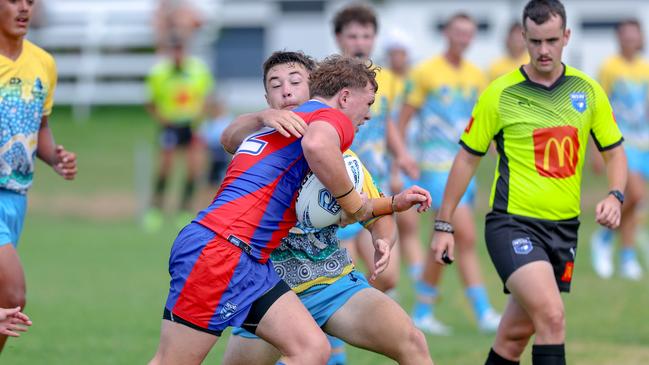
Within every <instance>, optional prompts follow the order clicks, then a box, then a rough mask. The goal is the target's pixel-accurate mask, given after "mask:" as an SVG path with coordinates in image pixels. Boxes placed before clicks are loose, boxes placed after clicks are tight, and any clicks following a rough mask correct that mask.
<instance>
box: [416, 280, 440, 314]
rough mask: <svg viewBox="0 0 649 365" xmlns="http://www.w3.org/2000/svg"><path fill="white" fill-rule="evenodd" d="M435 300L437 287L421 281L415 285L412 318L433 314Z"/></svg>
mask: <svg viewBox="0 0 649 365" xmlns="http://www.w3.org/2000/svg"><path fill="white" fill-rule="evenodd" d="M436 298H437V287H435V286H432V285H430V284H428V283H425V282H423V281H422V280H417V282H416V283H415V307H414V308H413V309H412V316H413V317H416V318H421V317H423V316H426V315H432V314H433V305H434V303H435V299H436Z"/></svg>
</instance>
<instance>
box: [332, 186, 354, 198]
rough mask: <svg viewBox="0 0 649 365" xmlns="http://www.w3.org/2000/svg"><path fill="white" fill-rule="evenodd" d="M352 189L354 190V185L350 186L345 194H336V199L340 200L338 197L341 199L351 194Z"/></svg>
mask: <svg viewBox="0 0 649 365" xmlns="http://www.w3.org/2000/svg"><path fill="white" fill-rule="evenodd" d="M352 191H354V187H353V186H352V187H351V188H349V191H348V192H346V193H345V194H343V195H339V196H334V199H336V200H338V199H340V198H344V197H346V196H347V195H349V193H351V192H352Z"/></svg>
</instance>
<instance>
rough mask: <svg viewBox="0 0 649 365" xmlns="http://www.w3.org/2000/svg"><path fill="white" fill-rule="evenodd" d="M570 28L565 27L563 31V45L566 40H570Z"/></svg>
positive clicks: (565, 43) (566, 43)
mask: <svg viewBox="0 0 649 365" xmlns="http://www.w3.org/2000/svg"><path fill="white" fill-rule="evenodd" d="M570 34H571V32H570V28H566V30H564V31H563V46H564V47H565V46H567V45H568V41H569V40H570Z"/></svg>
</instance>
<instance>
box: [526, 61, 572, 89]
mask: <svg viewBox="0 0 649 365" xmlns="http://www.w3.org/2000/svg"><path fill="white" fill-rule="evenodd" d="M523 66H524V65H522V66H521V67H520V68H519V70H520V72H521V73H522V74H523V77H525V81H527V82H528V83H529V84H530V85H532V86H534V87H538V88H540V89H543V90H547V91H552V90H554V89H555V88H556V87H557V86H559V85H561V84H562V83H563V81H564V80H565V79H566V68H567V67H566V65H565V64H564V63H563V62H561V66H563V72H562V73H561V76H559V78H558V79H557V81H555V82H554V83H553V84H552V85H550V86H545V85H543V84H539V83H538V82H534V81H532V80H530V77H529V76H528V75H527V73H526V72H525V68H524V67H523Z"/></svg>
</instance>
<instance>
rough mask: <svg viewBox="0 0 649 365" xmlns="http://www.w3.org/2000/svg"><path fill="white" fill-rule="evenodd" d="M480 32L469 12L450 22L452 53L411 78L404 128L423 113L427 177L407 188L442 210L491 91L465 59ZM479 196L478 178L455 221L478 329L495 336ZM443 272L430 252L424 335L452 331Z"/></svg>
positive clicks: (419, 300) (420, 290)
mask: <svg viewBox="0 0 649 365" xmlns="http://www.w3.org/2000/svg"><path fill="white" fill-rule="evenodd" d="M475 32H476V24H475V22H474V20H473V19H472V18H471V17H470V16H468V15H467V14H464V13H458V14H455V15H453V16H451V17H450V18H449V20H448V21H447V23H446V25H445V27H444V35H445V36H446V39H447V42H448V45H447V50H446V52H445V53H444V54H442V55H439V56H435V57H433V58H431V59H429V60H427V61H424V62H422V63H421V64H419V65H418V66H416V67H414V68H413V70H412V71H411V74H410V82H412V90H411V91H410V93H409V94H408V95H407V97H406V102H405V105H404V106H403V109H402V110H401V114H400V116H399V127H400V129H401V131H402V133H403V134H404V135H405V133H406V130H407V128H408V123H409V121H410V119H411V118H412V116H413V115H415V114H416V113H418V122H419V125H418V126H417V128H416V130H417V133H416V135H417V138H416V143H417V146H418V147H417V148H418V149H419V158H418V161H420V166H419V167H420V170H421V177H420V178H419V180H418V181H413V182H407V183H406V185H409V184H412V183H417V185H419V186H421V187H423V188H424V189H426V190H428V191H430V192H431V196H432V197H433V207H434V208H435V209H439V207H440V206H441V203H442V201H441V199H442V194H443V192H444V187H445V186H446V184H447V179H448V175H449V170H450V168H451V165H452V163H453V157H454V156H455V154H456V153H457V151H458V150H459V149H460V147H459V146H458V144H457V141H458V138H459V136H460V135H461V134H462V130H463V129H464V127H465V126H466V123H467V121H468V120H469V119H470V118H471V110H472V108H473V106H474V105H475V102H476V100H477V98H478V94H479V93H480V91H481V90H482V89H483V88H484V87H485V81H486V80H485V79H484V76H483V74H482V71H480V69H479V68H478V67H477V66H475V65H473V64H472V63H470V62H469V61H467V60H465V59H464V53H465V52H466V50H467V48H468V47H469V45H470V44H471V41H472V40H473V37H474V35H475ZM475 193H476V188H475V181H473V180H472V181H471V184H470V185H469V188H468V190H467V192H466V193H465V194H464V196H463V198H462V201H461V202H460V206H459V208H458V209H457V210H456V211H455V215H454V216H453V217H452V220H453V222H454V224H455V225H457V226H458V227H460V226H461V227H462V229H458V231H457V233H456V239H457V242H458V248H459V254H458V263H457V264H458V266H459V267H458V268H459V270H460V275H461V279H462V283H463V284H464V287H465V288H466V290H465V294H466V297H467V299H469V301H470V303H471V305H472V308H473V313H474V315H475V318H476V320H477V322H478V328H480V330H482V331H485V332H494V331H496V329H497V328H498V322H499V321H500V315H499V314H498V313H496V311H495V310H494V309H493V307H492V306H491V303H490V302H489V296H488V295H487V290H486V288H485V286H484V281H483V279H482V275H481V273H480V263H479V261H478V255H477V252H476V247H475V244H476V237H475V236H476V229H475V223H474V217H473V208H472V206H473V203H474V200H475ZM442 269H443V267H442V266H440V265H438V264H436V263H435V258H434V256H433V254H432V251H430V250H429V252H428V255H427V257H426V261H425V262H424V268H423V272H422V275H421V278H420V280H418V281H417V283H416V284H415V292H416V301H415V306H414V308H413V312H412V317H413V320H414V322H415V325H417V326H418V327H419V328H421V329H422V330H423V331H424V332H428V333H430V334H437V335H447V334H449V333H450V331H451V329H450V328H449V327H447V326H446V325H444V324H443V323H442V322H441V321H439V320H438V319H437V318H436V317H435V313H434V306H435V303H436V301H437V299H438V298H439V289H438V286H439V283H440V281H441V278H442Z"/></svg>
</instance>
